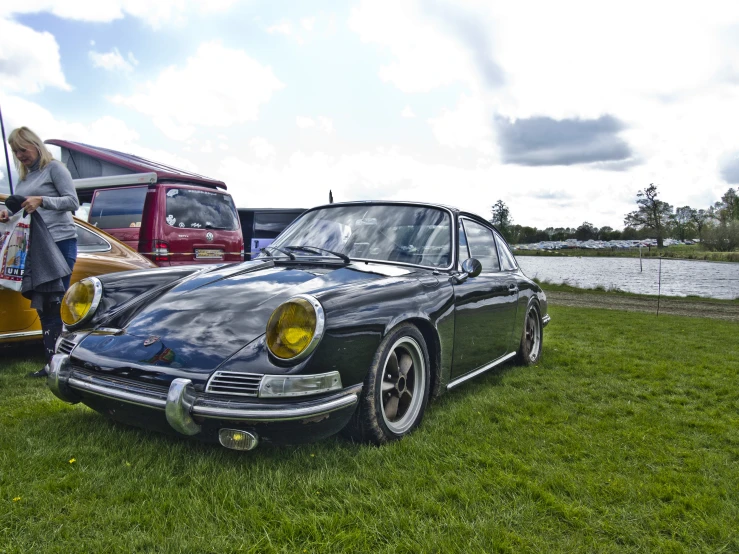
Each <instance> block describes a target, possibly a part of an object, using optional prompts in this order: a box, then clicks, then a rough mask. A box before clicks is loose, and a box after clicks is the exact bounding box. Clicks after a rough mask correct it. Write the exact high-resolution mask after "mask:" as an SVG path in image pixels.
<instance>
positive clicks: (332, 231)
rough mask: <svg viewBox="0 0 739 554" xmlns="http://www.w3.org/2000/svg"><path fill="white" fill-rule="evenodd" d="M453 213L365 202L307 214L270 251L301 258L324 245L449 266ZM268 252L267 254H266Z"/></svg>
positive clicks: (346, 252)
mask: <svg viewBox="0 0 739 554" xmlns="http://www.w3.org/2000/svg"><path fill="white" fill-rule="evenodd" d="M451 237H452V231H451V215H450V214H449V213H448V212H446V211H444V210H440V209H438V208H430V207H422V206H398V205H387V204H385V205H383V204H374V205H372V204H369V205H368V204H360V205H356V206H336V207H326V208H320V209H317V210H312V211H309V212H307V213H305V214H304V215H303V216H302V217H300V218H299V219H298V220H297V221H295V222H294V223H293V224H292V225H291V226H290V227H288V228H287V229H286V230H285V231H284V232H283V233H282V234H281V235H280V236H279V237H278V238H277V239H276V240H275V241H274V242H273V243H272V246H271V247H270V248H273V249H271V250H269V252H270V253H272V254H274V255H276V256H277V255H280V254H279V250H277V251H275V249H281V250H284V251H289V252H291V253H292V254H294V255H296V256H303V255H317V254H315V253H314V254H311V253H310V252H308V251H307V250H301V249H300V247H312V248H313V249H323V255H327V256H330V255H331V254H329V253H328V251H330V252H333V253H336V254H339V255H343V256H349V257H350V258H352V259H359V260H372V261H389V262H400V263H409V264H414V265H422V266H427V267H449V266H450V265H451V259H452V249H451V244H452V238H451ZM263 256H265V254H264V253H262V254H261V255H260V257H263Z"/></svg>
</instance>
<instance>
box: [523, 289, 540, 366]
mask: <svg viewBox="0 0 739 554" xmlns="http://www.w3.org/2000/svg"><path fill="white" fill-rule="evenodd" d="M543 339H544V332H543V326H542V324H541V314H540V313H539V306H538V305H537V304H536V303H535V302H532V303H530V304H529V307H528V309H527V310H526V320H525V321H524V324H523V335H522V336H521V344H520V345H519V347H518V352H517V353H516V356H517V358H518V361H519V362H520V363H522V364H524V365H532V364H535V363H537V362H538V361H539V360H540V359H541V351H542V344H543Z"/></svg>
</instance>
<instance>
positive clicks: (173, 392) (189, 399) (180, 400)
mask: <svg viewBox="0 0 739 554" xmlns="http://www.w3.org/2000/svg"><path fill="white" fill-rule="evenodd" d="M55 358H58V360H57V362H56V364H52V368H51V372H50V375H49V378H48V381H47V383H48V385H49V388H51V390H52V392H54V394H57V391H60V392H62V393H63V395H62V396H60V395H58V394H57V396H59V397H60V398H61V399H62V400H65V401H67V402H75V401H77V400H76V399H74V400H70V399H69V398H71V397H70V396H68V395H66V394H64V393H66V392H67V391H66V390H65V388H67V387H68V388H70V389H76V390H79V391H83V392H87V393H89V394H94V395H97V396H102V397H104V398H111V399H113V400H119V401H121V402H126V403H128V404H134V405H137V406H143V407H146V408H154V409H157V410H162V411H164V412H165V414H166V416H167V421H168V422H169V424H170V425H172V427H173V428H174V429H175V430H177V431H179V432H180V433H183V434H195V433H197V432H199V431H195V432H194V433H193V432H188V430H189V431H193V430H194V426H195V425H198V424H197V423H195V422H194V421H192V416H200V417H204V418H209V419H229V420H242V421H260V422H261V421H264V422H269V421H290V420H295V419H305V418H309V417H317V416H322V415H326V414H329V413H331V412H334V411H336V410H340V409H342V408H347V407H349V406H353V405H355V404H356V403H357V402H358V401H359V392H360V391H361V385H359V386H353V387H350V388H349V390H348V392H347V393H346V394H345V395H344V396H341V397H339V398H333V399H331V400H328V401H326V402H322V403H318V404H314V405H310V406H304V407H296V408H271V407H270V406H269V405H264V406H263V407H259V408H239V407H238V403H236V407H230V406H228V405H221V404H218V403H216V404H215V405H208V404H209V403H210V401H209V400H206V399H204V398H202V397H199V396H196V395H195V394H194V393H193V391H192V387H191V382H190V381H189V380H188V379H175V380H174V381H172V384H171V385H170V388H169V391H168V394H167V399H166V400H165V399H164V398H157V397H155V396H147V395H145V394H141V393H134V392H128V391H125V390H121V389H118V388H113V387H112V386H106V385H100V384H96V383H91V382H89V381H86V380H83V379H79V378H76V377H73V376H70V373H72V368H71V366H70V364H69V363H68V360H69V356H66V355H62V354H58V355H57V356H55ZM185 381H187V383H184V382H185ZM57 383H58V384H57ZM54 385H55V386H54ZM229 404H233V401H230V402H229ZM170 406H172V407H170ZM188 419H189V422H188V421H187V420H188ZM173 421H174V422H175V423H174V424H173ZM180 423H182V426H181V427H182V428H180V426H179V424H180ZM198 428H199V426H198Z"/></svg>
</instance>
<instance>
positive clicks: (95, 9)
mask: <svg viewBox="0 0 739 554" xmlns="http://www.w3.org/2000/svg"><path fill="white" fill-rule="evenodd" d="M236 1H237V0H209V1H208V2H203V1H201V0H156V1H146V0H105V1H104V2H101V1H99V0H65V1H63V2H58V1H56V0H26V1H25V2H3V3H0V17H9V16H12V15H16V14H27V13H41V12H49V13H52V14H54V15H55V16H57V17H60V18H63V19H74V20H78V21H91V22H99V23H107V22H110V21H114V20H116V19H122V18H123V17H125V16H126V15H129V16H132V17H136V18H139V19H141V20H142V21H143V22H144V23H145V24H147V25H149V26H150V27H154V28H159V27H161V26H162V25H164V24H167V25H180V24H182V23H184V22H185V21H186V20H187V19H188V18H191V17H197V16H198V15H200V14H204V13H212V12H222V11H225V10H227V9H228V8H230V7H231V6H232V5H233V4H234V3H235V2H236Z"/></svg>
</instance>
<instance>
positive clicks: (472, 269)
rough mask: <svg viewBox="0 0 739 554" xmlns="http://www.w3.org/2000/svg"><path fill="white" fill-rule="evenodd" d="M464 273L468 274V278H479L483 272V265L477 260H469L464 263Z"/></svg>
mask: <svg viewBox="0 0 739 554" xmlns="http://www.w3.org/2000/svg"><path fill="white" fill-rule="evenodd" d="M462 271H464V272H465V273H466V274H467V277H477V276H478V275H480V272H481V271H482V264H481V263H480V260H478V259H477V258H467V259H466V260H465V261H463V262H462Z"/></svg>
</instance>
